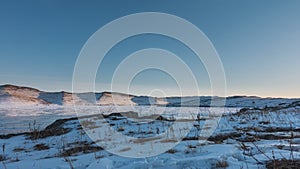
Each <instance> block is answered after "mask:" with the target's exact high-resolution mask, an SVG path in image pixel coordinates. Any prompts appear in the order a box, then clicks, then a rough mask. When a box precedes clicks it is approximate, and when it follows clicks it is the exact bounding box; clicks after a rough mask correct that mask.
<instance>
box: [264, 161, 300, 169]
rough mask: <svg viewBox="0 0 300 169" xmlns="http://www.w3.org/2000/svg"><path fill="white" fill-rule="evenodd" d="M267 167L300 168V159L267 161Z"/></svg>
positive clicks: (270, 168)
mask: <svg viewBox="0 0 300 169" xmlns="http://www.w3.org/2000/svg"><path fill="white" fill-rule="evenodd" d="M266 168H267V169H299V168H300V160H286V159H278V160H272V161H269V162H267V163H266Z"/></svg>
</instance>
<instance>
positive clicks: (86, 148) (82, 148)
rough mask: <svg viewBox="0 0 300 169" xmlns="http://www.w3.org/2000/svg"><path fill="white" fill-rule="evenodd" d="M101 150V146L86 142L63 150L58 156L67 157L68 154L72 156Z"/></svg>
mask: <svg viewBox="0 0 300 169" xmlns="http://www.w3.org/2000/svg"><path fill="white" fill-rule="evenodd" d="M101 150H103V148H101V147H98V146H91V145H88V144H84V145H79V146H76V147H72V148H69V149H66V150H63V151H62V152H61V153H60V154H59V156H60V157H68V156H73V155H78V154H79V153H84V154H87V153H93V152H97V151H101Z"/></svg>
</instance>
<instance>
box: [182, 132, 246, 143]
mask: <svg viewBox="0 0 300 169" xmlns="http://www.w3.org/2000/svg"><path fill="white" fill-rule="evenodd" d="M241 136H242V134H240V133H227V134H220V135H215V136H210V137H209V138H203V137H185V138H183V141H188V140H205V139H206V140H208V141H213V142H215V143H216V144H221V143H223V141H224V140H227V139H229V138H231V139H235V138H240V137H241Z"/></svg>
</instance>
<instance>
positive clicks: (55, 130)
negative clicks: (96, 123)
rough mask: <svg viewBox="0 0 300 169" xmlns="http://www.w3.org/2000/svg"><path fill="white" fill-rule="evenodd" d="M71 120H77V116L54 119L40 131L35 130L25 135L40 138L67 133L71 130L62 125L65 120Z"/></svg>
mask: <svg viewBox="0 0 300 169" xmlns="http://www.w3.org/2000/svg"><path fill="white" fill-rule="evenodd" d="M71 120H77V117H74V118H68V119H59V120H56V121H55V122H54V123H52V124H50V125H49V126H47V127H46V128H45V129H44V130H41V131H38V130H35V131H32V132H30V133H26V135H27V136H29V139H31V140H36V139H42V138H47V137H51V136H60V135H63V134H66V133H69V132H70V131H71V130H72V129H70V128H64V127H63V125H64V124H65V123H66V122H67V121H71Z"/></svg>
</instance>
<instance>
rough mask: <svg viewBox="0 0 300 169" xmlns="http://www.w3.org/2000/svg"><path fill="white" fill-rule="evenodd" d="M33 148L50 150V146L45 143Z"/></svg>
mask: <svg viewBox="0 0 300 169" xmlns="http://www.w3.org/2000/svg"><path fill="white" fill-rule="evenodd" d="M33 148H34V150H37V151H42V150H48V149H49V146H47V145H45V144H37V145H35V146H34V147H33Z"/></svg>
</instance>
